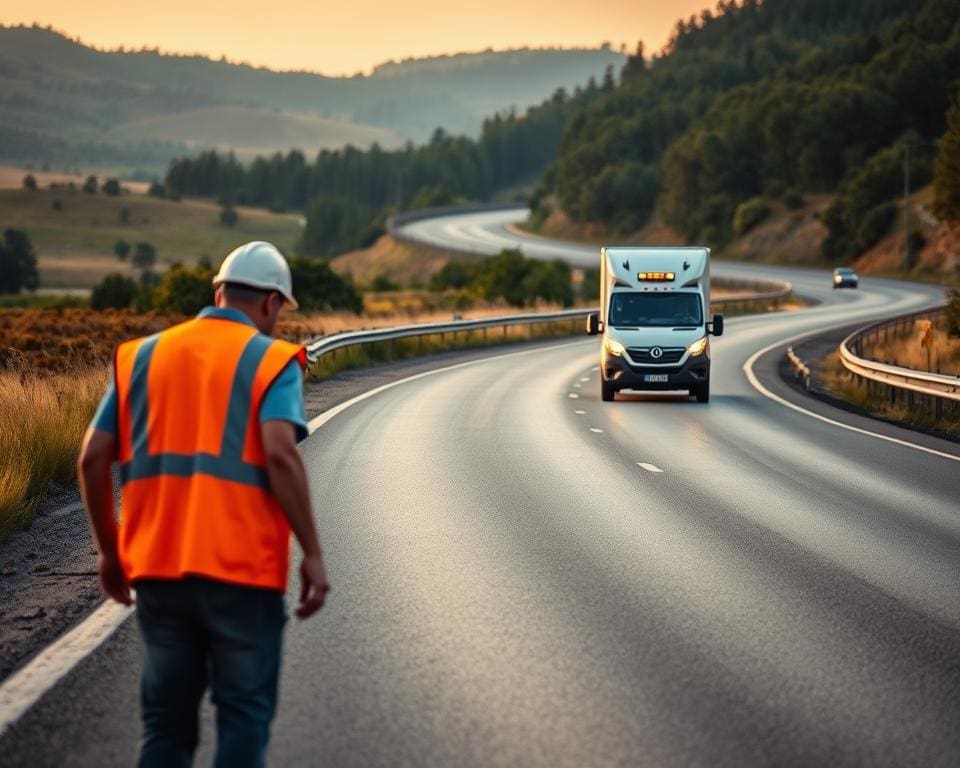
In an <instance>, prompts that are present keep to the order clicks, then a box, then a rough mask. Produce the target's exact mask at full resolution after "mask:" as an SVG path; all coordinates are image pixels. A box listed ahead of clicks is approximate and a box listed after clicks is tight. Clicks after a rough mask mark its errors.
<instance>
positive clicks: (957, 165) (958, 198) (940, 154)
mask: <svg viewBox="0 0 960 768" xmlns="http://www.w3.org/2000/svg"><path fill="white" fill-rule="evenodd" d="M933 188H934V191H935V194H936V198H935V200H934V204H933V207H934V211H935V212H936V214H937V216H939V217H940V218H941V219H944V220H946V221H958V220H960V93H958V94H957V95H956V96H955V97H954V99H953V103H952V104H951V106H950V111H949V112H948V113H947V132H946V133H944V134H943V136H942V137H941V139H940V142H939V144H938V147H937V158H936V160H935V161H934V170H933Z"/></svg>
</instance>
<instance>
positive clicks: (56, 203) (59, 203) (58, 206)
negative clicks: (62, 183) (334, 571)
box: [50, 197, 63, 211]
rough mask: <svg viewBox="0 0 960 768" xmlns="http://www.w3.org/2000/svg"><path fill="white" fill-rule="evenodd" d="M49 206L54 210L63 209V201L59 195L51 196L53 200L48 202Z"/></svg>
mask: <svg viewBox="0 0 960 768" xmlns="http://www.w3.org/2000/svg"><path fill="white" fill-rule="evenodd" d="M50 207H51V208H52V209H53V210H55V211H62V210H63V201H62V200H61V199H60V198H59V197H55V198H53V202H52V203H50Z"/></svg>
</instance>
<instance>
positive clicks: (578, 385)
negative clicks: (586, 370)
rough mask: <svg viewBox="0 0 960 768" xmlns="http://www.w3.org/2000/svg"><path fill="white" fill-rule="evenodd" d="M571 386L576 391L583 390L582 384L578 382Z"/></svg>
mask: <svg viewBox="0 0 960 768" xmlns="http://www.w3.org/2000/svg"><path fill="white" fill-rule="evenodd" d="M573 386H575V387H576V388H577V389H582V388H583V384H581V383H580V382H579V381H578V382H576V383H575V384H574V385H573Z"/></svg>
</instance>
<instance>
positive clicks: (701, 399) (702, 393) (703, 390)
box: [690, 379, 710, 403]
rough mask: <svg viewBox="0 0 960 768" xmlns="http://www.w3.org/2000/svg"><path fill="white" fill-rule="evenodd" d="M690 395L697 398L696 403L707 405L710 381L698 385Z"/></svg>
mask: <svg viewBox="0 0 960 768" xmlns="http://www.w3.org/2000/svg"><path fill="white" fill-rule="evenodd" d="M690 394H692V395H693V396H694V397H696V398H697V402H698V403H709V402H710V379H707V380H706V381H705V382H703V384H698V385H697V386H695V387H694V388H693V389H692V390H690Z"/></svg>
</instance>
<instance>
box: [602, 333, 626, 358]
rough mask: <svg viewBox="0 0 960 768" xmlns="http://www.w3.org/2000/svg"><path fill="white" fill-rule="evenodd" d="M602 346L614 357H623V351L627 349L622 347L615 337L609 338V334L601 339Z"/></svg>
mask: <svg viewBox="0 0 960 768" xmlns="http://www.w3.org/2000/svg"><path fill="white" fill-rule="evenodd" d="M603 346H604V347H605V348H606V350H607V352H609V353H610V354H611V355H615V356H616V357H623V353H624V352H626V351H627V350H626V349H624V346H623V344H621V343H620V342H619V341H617V340H616V339H611V338H610V337H609V336H607V337H605V338H604V340H603Z"/></svg>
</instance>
